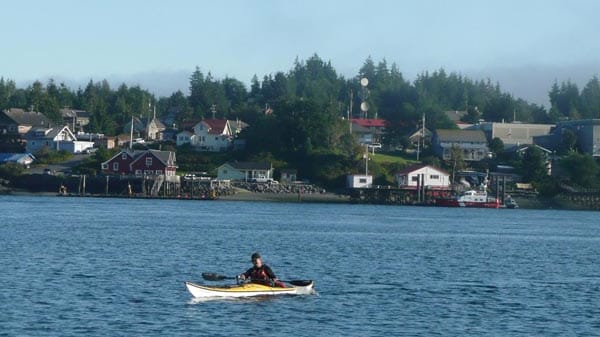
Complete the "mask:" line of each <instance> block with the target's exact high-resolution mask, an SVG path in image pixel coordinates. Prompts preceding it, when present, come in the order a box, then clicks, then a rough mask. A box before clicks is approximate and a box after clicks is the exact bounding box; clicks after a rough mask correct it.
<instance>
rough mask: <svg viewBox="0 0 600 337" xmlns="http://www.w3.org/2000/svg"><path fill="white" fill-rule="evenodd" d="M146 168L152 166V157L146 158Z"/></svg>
mask: <svg viewBox="0 0 600 337" xmlns="http://www.w3.org/2000/svg"><path fill="white" fill-rule="evenodd" d="M146 166H152V157H146Z"/></svg>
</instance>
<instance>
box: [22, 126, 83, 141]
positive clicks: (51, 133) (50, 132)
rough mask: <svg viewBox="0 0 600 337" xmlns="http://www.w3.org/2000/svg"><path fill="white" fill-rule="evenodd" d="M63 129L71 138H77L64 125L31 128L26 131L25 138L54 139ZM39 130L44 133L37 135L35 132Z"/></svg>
mask: <svg viewBox="0 0 600 337" xmlns="http://www.w3.org/2000/svg"><path fill="white" fill-rule="evenodd" d="M65 129H66V130H67V133H68V134H69V135H70V136H71V137H72V138H73V140H77V137H75V135H74V134H73V133H72V132H71V130H69V128H68V127H67V126H66V125H65V126H62V127H55V128H50V129H47V128H32V129H31V130H29V132H28V133H27V139H54V138H56V136H58V135H59V134H60V133H61V132H63V130H65ZM40 132H43V133H44V135H43V136H37V135H36V134H39V133H40Z"/></svg>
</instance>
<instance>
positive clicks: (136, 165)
mask: <svg viewBox="0 0 600 337" xmlns="http://www.w3.org/2000/svg"><path fill="white" fill-rule="evenodd" d="M130 166H131V172H132V173H134V174H135V175H136V176H138V177H139V176H142V175H144V176H160V175H165V176H167V177H170V176H175V173H176V171H177V165H176V160H175V152H173V151H159V150H146V151H143V152H142V153H141V155H139V156H137V157H136V158H135V159H134V160H133V162H131V165H130Z"/></svg>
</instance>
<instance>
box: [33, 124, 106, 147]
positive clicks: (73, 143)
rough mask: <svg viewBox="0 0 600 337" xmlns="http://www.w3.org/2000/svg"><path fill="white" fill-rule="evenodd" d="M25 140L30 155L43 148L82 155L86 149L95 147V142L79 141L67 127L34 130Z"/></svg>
mask: <svg viewBox="0 0 600 337" xmlns="http://www.w3.org/2000/svg"><path fill="white" fill-rule="evenodd" d="M25 139H26V140H27V145H26V150H27V152H30V153H36V152H38V151H40V150H41V149H43V148H48V149H54V150H56V151H61V150H64V151H68V152H71V153H82V152H84V151H85V150H86V149H89V148H92V147H94V142H91V141H79V140H77V137H75V135H74V134H73V133H72V132H71V130H69V127H68V126H66V125H65V126H63V127H54V128H50V129H47V128H32V129H30V130H29V132H28V133H27V135H26V136H25Z"/></svg>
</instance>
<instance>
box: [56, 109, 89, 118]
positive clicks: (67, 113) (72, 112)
mask: <svg viewBox="0 0 600 337" xmlns="http://www.w3.org/2000/svg"><path fill="white" fill-rule="evenodd" d="M60 115H61V116H62V117H63V118H64V117H68V118H73V117H79V118H82V117H84V118H85V117H88V118H89V117H90V113H89V112H87V111H85V110H76V109H60Z"/></svg>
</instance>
